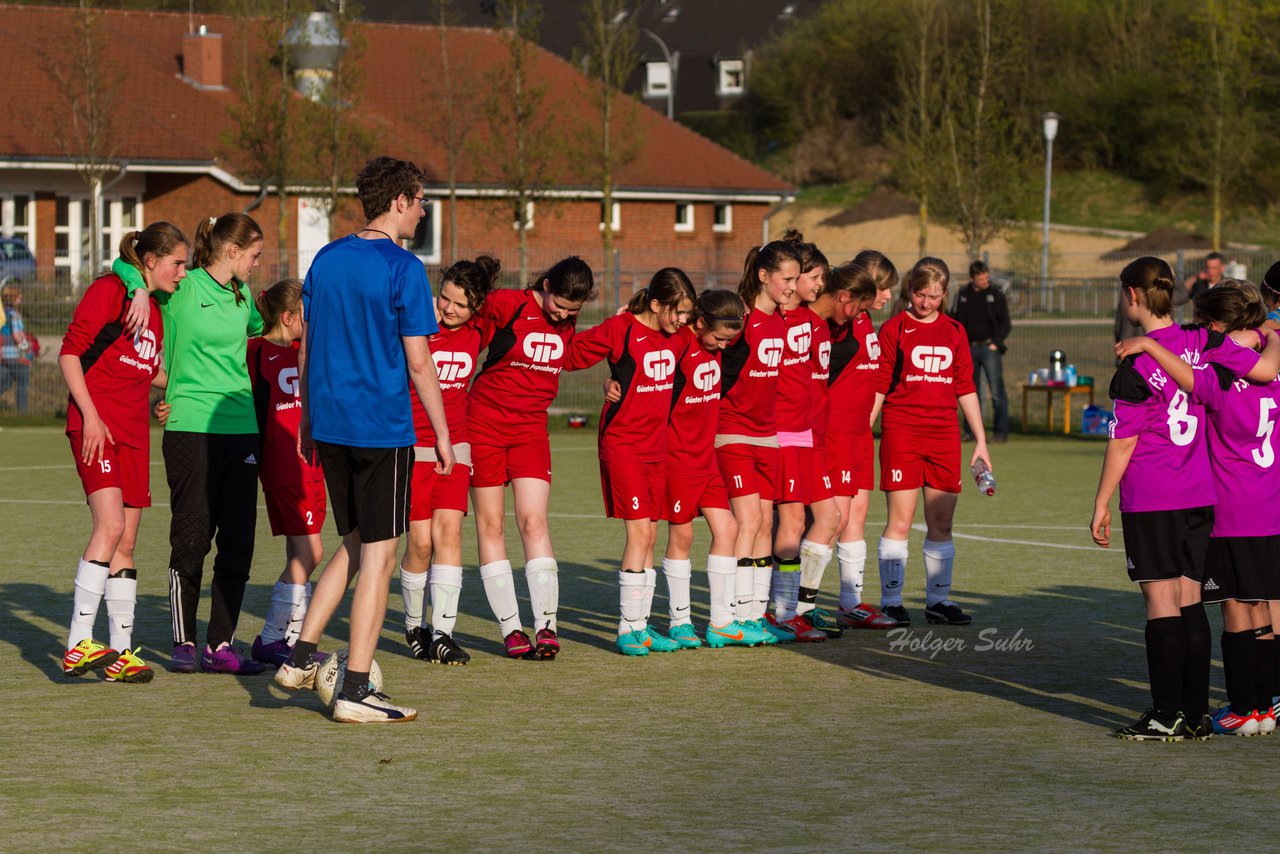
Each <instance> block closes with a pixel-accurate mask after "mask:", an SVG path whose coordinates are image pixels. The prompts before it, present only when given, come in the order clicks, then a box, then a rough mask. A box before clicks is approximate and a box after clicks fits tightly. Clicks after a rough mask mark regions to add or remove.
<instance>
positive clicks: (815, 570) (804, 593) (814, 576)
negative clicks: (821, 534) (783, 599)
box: [796, 540, 831, 614]
mask: <svg viewBox="0 0 1280 854" xmlns="http://www.w3.org/2000/svg"><path fill="white" fill-rule="evenodd" d="M829 563H831V547H830V546H828V545H827V544H826V543H815V542H813V541H812V540H801V541H800V599H799V602H798V603H797V605H796V613H797V614H807V613H809V612H810V611H812V610H813V609H814V608H816V607H817V605H818V591H819V590H821V589H822V576H823V575H824V574H825V573H826V571H827V564H829Z"/></svg>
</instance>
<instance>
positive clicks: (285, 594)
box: [261, 581, 307, 643]
mask: <svg viewBox="0 0 1280 854" xmlns="http://www.w3.org/2000/svg"><path fill="white" fill-rule="evenodd" d="M306 599H307V588H306V586H305V585H302V584H290V583H288V582H287V581H277V582H276V583H275V586H274V587H272V588H271V604H270V605H268V606H267V616H266V619H265V620H263V621H262V635H261V637H262V642H263V643H275V642H276V641H278V640H285V639H287V638H288V635H289V629H290V624H291V623H292V622H293V612H294V610H295V609H296V608H298V607H299V606H301V607H302V608H303V609H304V610H303V612H304V613H305V609H306ZM301 628H302V621H301V620H299V621H298V629H299V631H300V630H301ZM294 637H295V639H296V638H297V635H296V634H295V635H294Z"/></svg>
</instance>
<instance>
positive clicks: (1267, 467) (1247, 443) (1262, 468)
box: [1191, 365, 1280, 537]
mask: <svg viewBox="0 0 1280 854" xmlns="http://www.w3.org/2000/svg"><path fill="white" fill-rule="evenodd" d="M1195 377H1196V381H1195V387H1194V388H1193V389H1192V391H1191V399H1192V401H1194V402H1195V403H1199V404H1202V405H1203V406H1204V408H1205V409H1207V410H1208V411H1209V434H1208V440H1209V468H1210V469H1211V470H1212V472H1213V484H1214V487H1215V488H1216V490H1217V493H1218V503H1217V505H1216V506H1215V508H1214V512H1213V536H1215V537H1270V536H1274V535H1276V534H1280V476H1277V475H1280V472H1277V470H1276V469H1277V466H1276V441H1277V439H1280V437H1278V436H1276V435H1274V431H1275V426H1276V419H1277V417H1278V416H1280V378H1278V379H1275V380H1272V381H1271V382H1269V383H1256V384H1255V383H1251V382H1249V381H1248V380H1234V381H1232V379H1231V376H1230V374H1229V373H1227V372H1226V371H1224V370H1221V369H1219V368H1217V367H1216V366H1210V365H1200V366H1198V369H1197V370H1196V373H1195Z"/></svg>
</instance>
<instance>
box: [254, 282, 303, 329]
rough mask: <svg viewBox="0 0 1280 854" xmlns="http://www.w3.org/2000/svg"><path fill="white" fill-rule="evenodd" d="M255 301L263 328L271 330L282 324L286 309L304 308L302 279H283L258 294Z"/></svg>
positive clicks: (297, 309) (295, 310) (299, 309)
mask: <svg viewBox="0 0 1280 854" xmlns="http://www.w3.org/2000/svg"><path fill="white" fill-rule="evenodd" d="M254 302H255V303H257V305H258V313H259V314H261V315H262V328H263V330H265V331H266V332H271V331H272V330H274V329H275V328H276V327H277V326H278V325H279V324H280V319H281V318H282V317H284V313H285V312H286V311H293V312H298V311H301V310H302V280H301V279H281V280H280V281H278V282H276V283H275V284H274V285H272V286H271V287H269V288H267V289H266V290H265V291H263V292H262V293H260V294H258V297H257V299H255V300H254Z"/></svg>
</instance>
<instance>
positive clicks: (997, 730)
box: [0, 427, 1280, 851]
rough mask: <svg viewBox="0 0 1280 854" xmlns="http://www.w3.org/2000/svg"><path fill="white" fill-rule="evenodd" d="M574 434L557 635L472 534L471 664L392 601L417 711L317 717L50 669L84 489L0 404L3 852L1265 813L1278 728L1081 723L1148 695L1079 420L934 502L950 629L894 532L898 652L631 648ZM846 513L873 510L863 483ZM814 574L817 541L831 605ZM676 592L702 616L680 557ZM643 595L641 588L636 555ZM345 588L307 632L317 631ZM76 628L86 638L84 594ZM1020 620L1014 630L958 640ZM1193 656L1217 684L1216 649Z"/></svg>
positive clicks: (1053, 841)
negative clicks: (427, 643) (961, 614)
mask: <svg viewBox="0 0 1280 854" xmlns="http://www.w3.org/2000/svg"><path fill="white" fill-rule="evenodd" d="M593 439H594V437H593V436H592V435H590V434H587V433H559V434H556V435H554V436H553V448H554V453H555V459H556V482H555V484H554V488H553V499H552V514H553V517H554V518H553V520H552V524H553V535H554V538H555V541H556V544H557V550H558V552H559V557H560V561H561V564H560V565H561V600H562V605H561V611H560V614H561V628H562V637H563V640H564V652H563V654H562V656H561V658H560V659H559V660H557V661H555V662H550V663H535V662H520V661H509V660H506V659H505V658H504V657H503V656H502V654H501V647H500V644H499V642H498V638H497V629H496V626H495V625H494V624H493V622H492V619H491V617H490V616H489V613H488V608H487V604H486V602H485V599H484V595H483V591H482V588H481V586H480V584H479V583H478V579H477V576H476V572H475V569H474V567H475V562H474V560H475V559H474V548H472V550H471V553H470V554H469V555H468V561H469V567H468V573H467V582H466V586H465V587H464V589H463V594H462V603H461V612H462V614H463V616H462V617H461V618H460V621H459V625H458V636H459V639H460V640H461V642H462V643H463V644H464V645H465V646H466V647H467V648H468V649H470V650H471V652H472V654H473V659H472V663H471V664H470V665H469V666H467V667H458V668H442V667H435V666H431V665H427V664H424V663H421V662H418V661H416V660H414V659H413V658H411V657H410V656H409V654H408V650H407V648H406V646H405V644H404V640H403V635H402V633H401V630H400V629H401V627H400V624H399V622H398V620H397V619H396V617H397V614H396V612H394V611H393V612H392V613H391V614H389V619H388V621H387V624H386V630H385V632H384V635H383V640H382V643H381V647H380V650H379V655H378V660H379V663H380V664H381V667H382V670H383V672H384V674H385V675H386V679H387V683H388V690H389V691H390V693H391V694H392V696H393V697H394V698H395V699H396V700H398V701H400V702H403V703H407V704H410V705H413V706H417V707H418V708H419V709H420V710H421V715H420V717H419V719H418V721H417V722H416V723H412V724H407V725H403V726H394V727H351V726H346V727H344V726H338V725H336V724H333V723H331V722H330V721H329V720H328V719H327V718H326V717H324V716H323V715H322V714H321V712H320V706H319V701H318V700H317V699H316V698H315V696H314V695H313V694H304V695H301V696H292V695H287V694H285V693H284V692H282V691H280V690H278V689H276V688H275V687H274V686H273V685H272V684H271V682H270V679H269V677H268V676H266V675H264V676H259V677H248V678H233V677H226V676H210V675H204V674H195V675H189V676H179V675H173V674H169V673H167V672H163V671H162V672H160V673H158V675H157V677H156V679H155V681H154V682H152V683H151V684H149V685H116V684H107V683H104V682H101V681H100V680H99V679H98V678H97V677H87V678H82V679H79V680H69V679H67V678H65V677H63V676H62V675H61V671H60V668H59V657H60V655H61V651H62V644H63V642H64V641H65V633H66V627H65V623H66V619H67V617H68V613H69V609H70V590H71V586H72V577H73V573H74V567H75V561H76V559H77V557H78V555H79V552H80V550H81V549H82V548H83V545H84V541H85V540H86V539H87V536H88V527H89V514H88V512H87V511H86V509H85V508H84V505H83V496H82V493H81V491H80V485H79V483H78V481H77V480H76V478H75V475H74V472H73V470H72V467H71V465H70V460H69V451H68V447H67V443H66V440H65V438H64V437H63V436H62V435H61V433H60V432H59V431H58V430H57V429H56V428H35V427H30V428H8V429H4V430H0V448H3V455H2V456H0V495H3V498H2V499H0V502H3V504H4V509H3V516H0V519H3V521H2V522H0V531H3V536H2V538H0V542H3V544H4V548H3V558H2V559H0V566H2V567H3V573H2V575H0V609H2V610H0V661H3V663H4V665H5V667H4V670H3V684H4V692H3V701H2V702H0V756H3V757H4V770H3V780H4V783H3V786H0V817H2V818H3V825H4V833H3V835H2V836H0V849H3V850H14V851H32V850H36V851H46V850H47V851H62V850H74V851H121V850H200V851H260V850H262V851H265V850H387V851H401V850H409V849H411V848H414V849H429V850H447V851H458V850H494V851H507V850H516V849H517V847H518V848H520V849H524V850H531V849H532V850H540V851H559V850H563V851H624V850H625V851H637V850H655V851H666V850H692V851H705V850H716V851H738V850H744V851H746V850H764V849H768V850H775V851H811V850H853V849H859V848H875V849H882V850H888V849H901V848H906V849H976V848H982V849H996V850H1011V849H1020V850H1026V849H1047V850H1066V849H1071V850H1079V849H1118V848H1124V849H1129V850H1141V849H1155V848H1160V849H1169V848H1173V849H1209V848H1212V849H1214V850H1226V849H1245V848H1254V849H1261V848H1264V847H1265V845H1266V844H1268V843H1266V841H1265V840H1266V839H1268V838H1273V835H1274V830H1275V828H1276V824H1277V821H1276V818H1275V811H1274V807H1273V803H1272V802H1273V798H1272V796H1271V794H1270V791H1269V790H1270V782H1269V781H1270V780H1271V779H1272V778H1273V774H1274V766H1275V762H1276V760H1277V758H1280V737H1272V738H1254V739H1236V740H1232V739H1229V738H1215V739H1214V740H1212V741H1211V742H1209V743H1204V744H1199V743H1184V744H1169V745H1166V744H1133V743H1126V742H1120V741H1117V740H1115V739H1112V738H1109V737H1108V733H1109V731H1110V729H1111V728H1113V727H1115V726H1117V725H1119V724H1121V723H1127V722H1129V720H1130V719H1131V718H1133V717H1134V716H1135V715H1136V713H1137V712H1140V711H1141V710H1142V709H1143V708H1144V707H1145V706H1146V704H1147V703H1148V699H1149V697H1148V692H1147V689H1146V663H1145V656H1144V652H1143V638H1142V621H1143V617H1142V606H1141V601H1140V598H1139V596H1138V594H1137V593H1136V592H1135V591H1134V590H1133V589H1132V587H1131V585H1130V584H1129V582H1128V581H1127V579H1126V578H1125V574H1124V569H1123V556H1122V554H1120V553H1119V551H1118V550H1113V551H1112V552H1104V551H1102V550H1100V549H1097V548H1095V547H1093V545H1092V544H1091V542H1090V540H1089V538H1088V536H1087V533H1086V528H1087V525H1088V521H1089V517H1090V512H1091V503H1092V501H1091V500H1092V495H1093V489H1094V484H1095V479H1096V476H1097V471H1098V466H1099V464H1100V460H1101V454H1102V444H1101V443H1099V442H1088V441H1079V440H1062V439H1053V438H1034V439H1025V438H1022V437H1014V440H1013V441H1011V442H1010V443H1009V444H1008V445H1004V446H996V448H995V449H994V450H995V454H996V457H995V464H996V471H997V475H998V476H999V482H1000V492H999V494H998V495H997V496H996V497H995V498H994V499H987V498H982V497H980V496H978V495H977V494H976V492H975V491H973V490H969V491H967V492H966V493H965V494H964V496H963V497H962V499H961V506H960V509H959V513H958V517H957V518H958V525H957V532H958V538H957V539H958V542H957V545H958V549H959V556H958V559H957V576H956V578H957V585H956V592H955V595H954V598H955V599H956V601H958V602H959V603H960V604H961V605H962V606H963V607H964V608H965V609H966V610H968V611H970V612H972V613H973V614H974V615H975V620H974V624H973V625H972V626H971V627H968V628H963V629H941V630H939V629H937V628H933V629H932V631H931V632H930V630H929V628H927V627H926V626H925V625H924V621H923V587H924V582H923V568H922V565H921V561H920V557H919V555H920V541H921V537H922V534H920V533H917V534H915V535H914V536H913V537H912V542H911V549H912V558H911V562H910V564H909V570H908V585H907V586H908V591H909V596H908V600H907V603H906V604H907V606H908V608H910V609H911V610H912V612H913V614H914V615H915V617H916V625H915V626H914V627H913V630H912V633H911V635H910V637H912V638H914V639H915V640H916V642H917V644H924V643H926V642H928V641H948V640H949V641H952V642H953V646H954V641H963V642H964V643H965V644H966V648H965V649H962V650H957V649H954V648H952V649H950V650H944V651H938V652H936V653H935V654H932V655H931V653H930V650H929V649H928V648H925V649H916V650H912V649H908V648H899V649H895V648H892V647H891V644H890V641H889V639H888V638H887V637H886V636H885V635H883V634H879V633H870V632H867V633H860V634H857V635H854V636H846V638H844V639H842V640H837V641H831V642H828V643H824V644H816V645H808V646H797V645H792V646H790V647H784V648H772V649H727V650H718V651H712V650H707V649H702V650H696V651H690V652H681V653H678V654H672V655H665V656H656V655H655V656H650V657H648V658H646V659H626V658H623V657H621V656H619V655H617V654H616V653H614V652H613V651H612V637H613V634H614V626H615V621H616V612H617V594H616V586H615V580H614V579H615V575H614V570H615V566H616V565H615V560H616V558H617V556H618V554H619V552H620V539H621V538H620V526H619V525H617V524H615V523H610V522H608V521H607V520H605V519H603V518H601V516H600V500H599V497H598V486H597V483H598V480H597V468H596V457H595V443H594V441H593ZM152 485H153V487H154V489H155V500H156V504H157V506H156V507H155V508H154V509H152V510H150V511H148V512H147V513H146V514H144V517H143V524H142V533H141V542H140V544H139V549H138V566H139V568H140V602H139V614H138V629H137V633H136V635H135V637H136V638H137V639H138V641H139V642H140V643H142V644H143V645H144V646H146V647H148V648H149V650H150V651H151V655H150V660H152V661H153V663H159V662H163V661H166V660H167V651H168V646H169V637H170V635H169V616H168V607H167V597H166V582H165V575H164V568H165V561H166V559H167V544H166V541H167V532H168V510H167V504H166V501H167V496H166V494H165V491H164V478H163V475H162V471H161V469H160V468H159V467H158V466H156V467H154V468H153V473H152ZM871 516H872V521H873V527H875V523H877V522H883V518H884V511H883V504H882V502H881V501H880V500H879V498H878V497H876V498H874V499H873V504H872V514H871ZM469 539H471V538H470V537H469ZM703 542H704V540H702V539H700V542H699V548H703ZM874 548H875V546H874V538H872V543H871V549H872V555H873V556H874ZM282 553H283V548H282V546H281V544H280V543H278V542H276V541H273V540H272V539H271V537H270V536H269V533H268V530H267V527H266V518H265V513H261V514H260V524H259V531H258V553H257V559H256V562H255V566H254V578H253V582H252V584H251V587H250V591H249V595H248V597H247V600H246V609H245V614H244V617H243V619H242V621H241V627H240V632H239V636H240V639H241V641H242V642H247V641H248V640H250V639H252V637H253V635H254V634H256V633H257V631H258V630H259V629H260V627H261V624H262V616H263V613H264V612H265V608H266V605H267V599H268V592H269V589H270V585H271V584H272V583H273V582H274V580H275V577H276V575H277V572H278V570H279V567H280V563H281V555H282ZM513 557H515V558H517V559H518V557H519V552H518V550H517V551H515V552H513ZM517 575H519V573H517ZM837 583H838V578H837V572H836V570H835V568H834V566H833V567H832V568H831V569H830V570H829V571H828V573H827V578H826V582H825V584H824V600H825V602H826V603H827V604H831V603H832V601H833V600H832V597H833V595H834V592H835V591H836V589H837ZM518 584H519V586H520V587H521V588H523V580H520V581H519V582H518ZM206 585H207V581H206ZM875 585H876V581H875V570H874V563H872V568H871V570H870V571H869V573H868V591H869V592H870V591H871V590H873V589H874V588H875ZM694 590H695V592H694V601H695V606H694V607H695V612H696V613H695V621H696V622H698V623H701V622H703V621H705V618H706V610H705V598H706V585H705V577H702V576H700V574H699V573H698V572H696V571H695V575H694ZM397 601H398V596H397V594H396V592H394V590H393V595H392V604H393V606H394V605H395V604H396V603H397ZM207 603H208V600H207V594H206V597H205V602H204V605H205V611H202V614H201V617H202V620H203V617H204V616H205V613H206V612H207ZM700 603H701V604H700ZM524 607H525V613H526V614H527V603H526V604H525V605H524ZM654 610H655V614H659V615H661V614H665V610H666V601H665V596H664V595H663V592H662V584H661V582H659V595H658V599H657V601H656V602H655V609H654ZM345 614H346V612H345V610H344V611H341V612H340V613H339V617H338V619H337V620H336V621H335V623H334V625H332V626H331V627H330V631H329V635H328V637H327V638H326V640H325V642H324V643H323V644H322V649H323V648H333V647H336V646H339V645H342V644H343V643H344V639H345V635H346V631H347V622H346V616H345ZM1212 618H1213V619H1214V621H1215V625H1216V624H1217V617H1216V615H1213V617H1212ZM657 622H658V623H659V624H660V625H662V626H663V627H664V628H665V620H663V619H659V620H657ZM99 627H100V632H99V634H100V635H102V636H104V639H105V612H103V613H100V615H99ZM202 631H203V624H202ZM984 632H985V635H984V634H982V633H984ZM1215 633H1216V630H1215ZM984 637H985V638H986V642H984V640H983V638H984ZM1015 637H1016V638H1017V639H1018V640H1019V641H1021V642H1022V646H1023V648H1022V649H1020V650H1017V651H1014V650H1011V649H1004V650H1000V649H982V648H981V647H983V646H989V645H990V643H989V642H990V641H992V640H1004V641H1009V640H1013V639H1014V638H1015ZM1214 682H1215V689H1214V697H1215V699H1222V698H1223V692H1222V690H1221V684H1222V676H1221V669H1220V664H1219V663H1218V662H1216V661H1215V674H1214ZM1221 775H1228V776H1229V779H1231V780H1233V781H1244V782H1242V783H1241V784H1238V785H1236V786H1233V787H1232V789H1231V792H1232V794H1231V796H1230V797H1231V798H1232V800H1233V808H1232V809H1229V810H1227V809H1221V808H1214V807H1213V806H1211V804H1210V803H1205V802H1204V801H1205V798H1204V796H1203V795H1201V794H1200V793H1202V792H1203V793H1206V794H1207V793H1208V792H1213V791H1221V787H1218V788H1216V789H1209V788H1208V785H1209V784H1211V783H1212V782H1215V781H1216V780H1217V779H1218V778H1219V777H1220V776H1221ZM1250 792H1256V793H1257V794H1256V795H1253V794H1248V793H1250Z"/></svg>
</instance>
